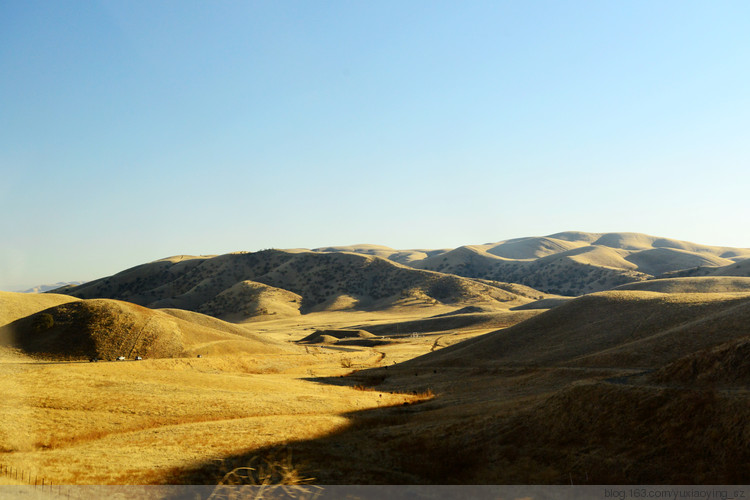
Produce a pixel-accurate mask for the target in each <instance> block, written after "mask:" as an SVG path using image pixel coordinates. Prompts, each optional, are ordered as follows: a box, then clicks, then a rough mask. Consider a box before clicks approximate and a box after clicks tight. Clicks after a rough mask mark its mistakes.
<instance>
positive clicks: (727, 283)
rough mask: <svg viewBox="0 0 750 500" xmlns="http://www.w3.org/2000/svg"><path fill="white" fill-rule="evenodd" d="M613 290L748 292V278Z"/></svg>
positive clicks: (675, 280)
mask: <svg viewBox="0 0 750 500" xmlns="http://www.w3.org/2000/svg"><path fill="white" fill-rule="evenodd" d="M615 290H640V291H644V292H659V293H732V292H750V278H744V277H743V278H735V277H708V276H706V277H695V278H667V279H657V280H649V281H639V282H637V283H628V284H626V285H621V286H618V287H617V288H615ZM529 305H531V304H529ZM521 307H524V306H521Z"/></svg>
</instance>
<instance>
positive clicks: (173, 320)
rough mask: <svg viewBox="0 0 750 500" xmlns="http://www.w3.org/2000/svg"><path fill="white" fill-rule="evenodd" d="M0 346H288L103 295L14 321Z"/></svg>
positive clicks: (150, 351) (151, 352) (142, 349)
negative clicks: (101, 297)
mask: <svg viewBox="0 0 750 500" xmlns="http://www.w3.org/2000/svg"><path fill="white" fill-rule="evenodd" d="M26 298H28V299H29V301H31V302H33V301H34V300H35V297H34V296H33V295H31V296H29V295H25V296H23V297H19V298H18V299H17V300H19V301H23V300H24V299H26ZM170 313H171V314H170ZM0 345H3V346H5V347H12V348H16V349H19V350H21V351H22V352H25V353H27V354H31V355H34V356H37V357H42V358H53V359H58V358H62V359H88V358H94V357H96V358H101V359H109V360H112V359H116V358H117V357H120V356H123V357H125V358H128V359H132V358H134V357H136V356H142V357H144V358H145V357H148V358H169V357H177V356H186V355H193V354H195V353H220V352H226V353H230V352H246V353H283V352H288V351H289V350H290V349H291V348H290V347H287V346H285V345H282V344H279V343H277V342H274V341H272V340H268V339H262V338H260V337H257V336H255V335H253V334H250V333H249V332H246V331H245V332H243V331H241V329H240V328H239V327H236V326H234V325H229V324H227V323H224V322H221V321H219V320H217V319H214V318H206V317H205V316H202V315H200V314H197V313H188V312H177V311H167V312H162V311H154V310H152V309H148V308H145V307H142V306H138V305H135V304H131V303H128V302H122V301H115V300H107V299H92V300H74V301H70V302H67V303H63V304H60V305H57V306H54V307H50V308H47V309H44V310H42V311H39V312H36V313H33V314H30V315H29V316H26V317H23V318H20V319H17V320H15V321H13V322H11V323H9V324H7V325H5V326H3V327H2V328H0Z"/></svg>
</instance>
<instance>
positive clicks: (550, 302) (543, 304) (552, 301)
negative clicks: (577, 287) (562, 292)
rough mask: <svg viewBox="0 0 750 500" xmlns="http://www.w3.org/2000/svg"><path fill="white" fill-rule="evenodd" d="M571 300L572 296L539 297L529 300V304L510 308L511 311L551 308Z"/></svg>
mask: <svg viewBox="0 0 750 500" xmlns="http://www.w3.org/2000/svg"><path fill="white" fill-rule="evenodd" d="M571 300H573V297H556V298H549V299H541V300H536V301H534V302H530V303H529V304H524V305H522V306H518V307H514V308H513V309H511V310H512V311H529V310H533V309H552V308H554V307H557V306H561V305H563V304H565V303H567V302H570V301H571Z"/></svg>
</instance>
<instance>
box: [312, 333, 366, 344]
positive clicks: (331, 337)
mask: <svg viewBox="0 0 750 500" xmlns="http://www.w3.org/2000/svg"><path fill="white" fill-rule="evenodd" d="M373 337H375V335H373V334H372V333H370V332H368V331H367V330H316V331H315V333H312V334H310V335H308V336H307V337H305V338H303V339H300V340H298V341H297V342H299V343H300V344H317V343H320V342H322V341H323V340H328V341H329V342H330V341H333V342H336V341H338V340H341V339H371V338H373ZM321 339H323V340H321Z"/></svg>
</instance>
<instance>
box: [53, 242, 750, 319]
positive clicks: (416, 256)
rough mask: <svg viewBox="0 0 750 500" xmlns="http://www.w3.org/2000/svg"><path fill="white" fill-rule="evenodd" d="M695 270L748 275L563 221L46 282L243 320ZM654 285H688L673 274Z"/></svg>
mask: <svg viewBox="0 0 750 500" xmlns="http://www.w3.org/2000/svg"><path fill="white" fill-rule="evenodd" d="M705 276H713V277H720V276H740V277H747V276H750V249H741V248H729V247H716V246H707V245H699V244H695V243H689V242H685V241H678V240H673V239H669V238H661V237H656V236H648V235H645V234H639V233H583V232H574V231H569V232H563V233H557V234H553V235H550V236H543V237H528V238H517V239H511V240H506V241H501V242H498V243H487V244H484V245H469V246H463V247H459V248H456V249H440V250H426V249H419V250H395V249H392V248H389V247H384V246H378V245H354V246H340V247H324V248H316V249H313V250H300V249H295V250H286V251H284V250H264V251H260V252H252V253H251V252H238V253H231V254H226V255H220V256H200V257H198V256H185V255H182V256H177V257H170V258H166V259H162V260H158V261H155V262H151V263H148V264H143V265H140V266H137V267H134V268H132V269H128V270H125V271H123V272H120V273H118V274H116V275H114V276H110V277H107V278H102V279H98V280H95V281H91V282H88V283H85V284H82V285H75V286H74V285H68V286H64V287H61V288H58V289H56V290H55V292H56V293H65V294H68V295H72V296H74V297H78V298H82V299H93V298H108V299H119V300H125V301H128V302H132V303H135V304H139V305H142V306H147V307H150V308H178V309H185V310H190V311H195V312H199V313H202V314H208V315H211V316H215V317H217V318H221V319H224V320H227V321H232V322H244V321H250V320H253V319H255V318H259V317H267V316H277V317H278V316H294V315H298V314H302V313H307V312H315V311H334V310H375V309H384V308H389V307H399V306H425V305H430V304H450V305H455V306H456V307H466V306H470V305H480V306H482V307H484V308H489V309H496V308H505V309H508V308H511V307H526V308H529V307H534V306H533V305H530V303H532V302H534V301H537V300H541V299H547V302H550V301H549V300H548V299H550V298H554V297H550V295H553V296H554V295H565V296H578V295H584V294H587V293H592V292H598V291H605V290H610V289H613V288H616V287H618V286H623V285H628V284H637V283H640V282H645V281H647V280H653V279H655V278H663V279H673V278H687V277H705ZM691 283H692V282H691ZM742 285H743V286H741V287H740V288H743V289H744V286H746V284H745V283H742ZM661 286H662V288H663V289H664V290H667V289H671V290H674V289H675V287H676V289H678V290H679V291H682V292H686V291H690V290H688V289H685V286H686V285H684V284H678V285H669V286H666V285H661ZM691 286H692V287H693V288H695V287H698V288H700V289H704V288H705V287H706V286H708V285H706V284H705V283H704V284H702V285H696V284H692V285H691ZM722 286H723V288H722V291H731V289H732V288H733V287H735V286H740V283H739V282H737V283H735V282H732V283H729V282H727V281H726V280H725V281H724V285H722ZM665 287H666V288H665ZM688 288H689V287H688ZM641 289H644V290H646V289H648V287H646V288H641ZM545 303H546V302H545Z"/></svg>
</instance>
